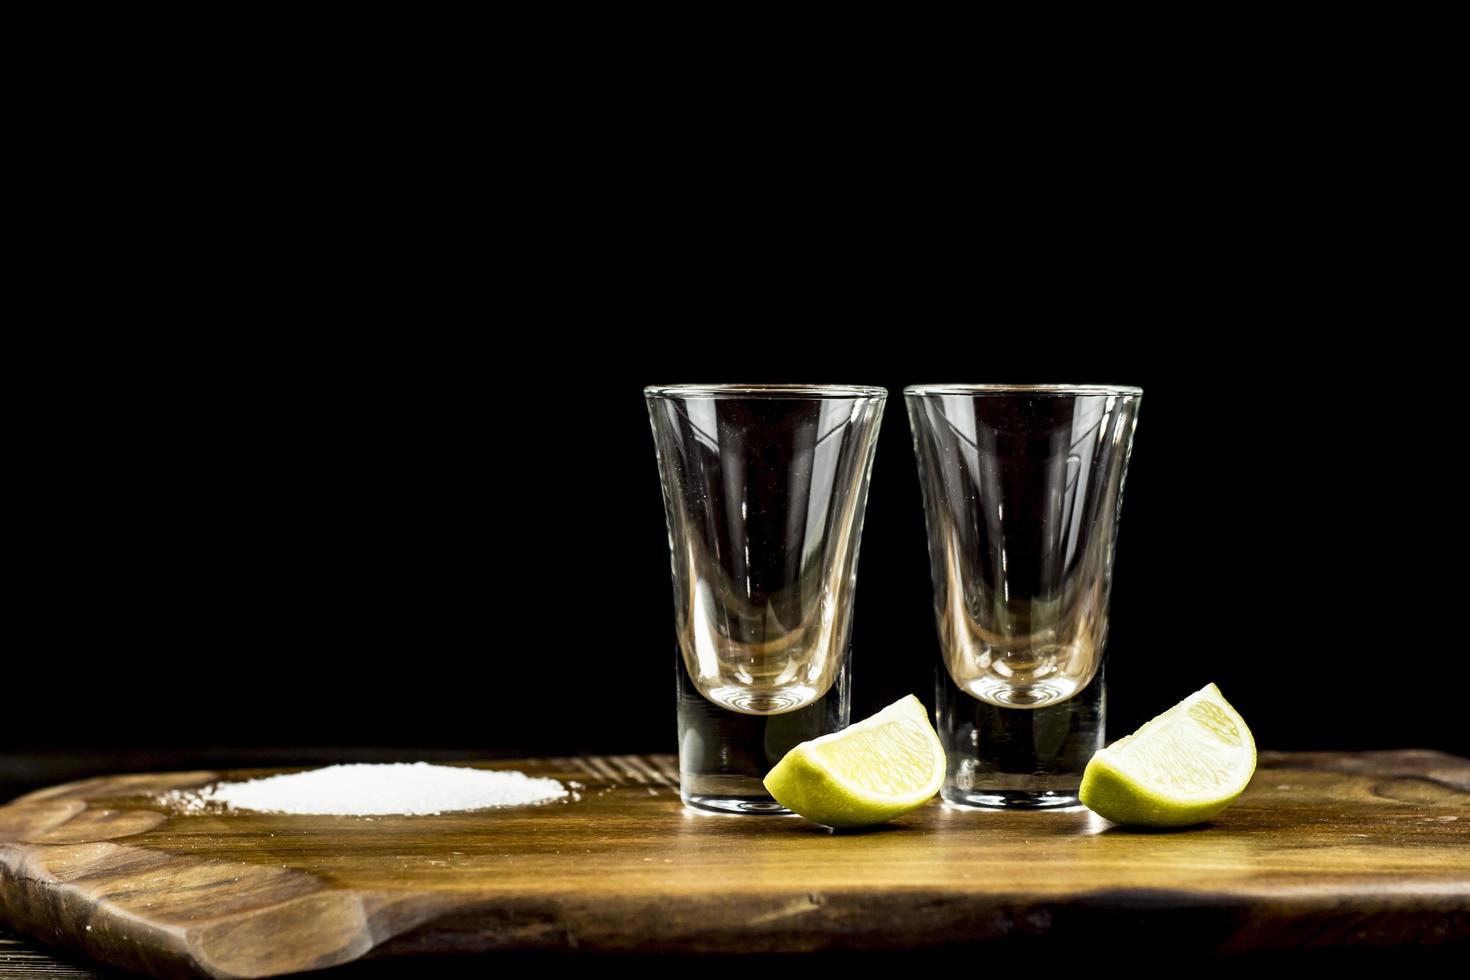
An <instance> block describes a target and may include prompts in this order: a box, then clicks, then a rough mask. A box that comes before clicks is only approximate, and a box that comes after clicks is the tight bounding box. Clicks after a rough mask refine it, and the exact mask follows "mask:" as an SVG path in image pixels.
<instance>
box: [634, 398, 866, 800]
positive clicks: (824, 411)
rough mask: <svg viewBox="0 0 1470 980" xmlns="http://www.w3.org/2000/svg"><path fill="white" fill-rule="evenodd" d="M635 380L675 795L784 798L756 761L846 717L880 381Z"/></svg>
mask: <svg viewBox="0 0 1470 980" xmlns="http://www.w3.org/2000/svg"><path fill="white" fill-rule="evenodd" d="M644 394H645V397H646V400H647V403H648V412H649V417H650V420H651V421H652V424H653V439H654V446H655V448H656V450H657V452H658V465H659V476H660V478H661V480H662V483H663V496H664V510H665V515H666V517H667V519H668V531H669V551H670V558H671V565H672V575H673V584H674V625H675V632H676V636H677V649H676V656H675V669H676V671H677V693H678V723H679V791H680V795H681V796H682V797H683V800H684V802H685V803H686V804H687V805H689V806H692V807H695V808H699V809H705V810H716V811H722V812H728V813H785V812H787V811H786V810H785V808H784V807H782V806H781V805H780V804H778V803H776V802H775V801H774V800H773V799H772V798H771V797H770V795H769V794H768V793H767V792H766V790H765V787H764V786H763V785H762V779H763V778H764V777H765V775H766V773H768V772H769V771H770V770H771V768H772V767H773V766H774V765H775V764H776V763H777V762H779V761H780V760H781V758H782V756H784V755H785V754H786V752H787V751H789V750H790V749H791V748H792V747H793V746H795V745H796V744H797V743H799V742H803V741H806V740H807V739H811V738H816V737H817V736H819V735H825V734H827V733H829V732H834V731H837V730H839V729H842V728H845V727H846V726H847V723H848V716H849V710H850V703H849V694H848V692H849V682H850V676H851V674H850V669H849V665H848V664H849V658H848V649H849V643H850V638H851V633H852V610H853V591H854V587H855V584H856V580H857V559H858V544H859V541H860V539H861V537H862V529H863V511H864V508H865V507H866V504H867V497H868V479H869V475H870V473H871V472H872V464H873V452H874V449H875V448H876V446H877V441H878V425H879V421H880V419H881V417H882V414H883V405H884V401H885V399H886V398H887V392H886V391H885V390H884V389H882V388H868V387H850V386H845V385H671V386H654V387H650V388H647V389H645V392H644Z"/></svg>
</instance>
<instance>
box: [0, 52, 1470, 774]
mask: <svg viewBox="0 0 1470 980" xmlns="http://www.w3.org/2000/svg"><path fill="white" fill-rule="evenodd" d="M1134 81H1135V82H1137V83H1138V84H1139V86H1140V89H1139V91H1143V90H1146V91H1147V92H1148V96H1147V98H1141V97H1140V98H1131V97H1130V98H1126V99H1123V100H1122V101H1121V102H1118V103H1117V104H1116V105H1112V104H1108V105H1102V104H1101V103H1100V104H1098V105H1090V106H1084V105H1081V104H1080V103H1079V104H1075V105H1074V104H1071V103H1068V106H1069V107H1070V108H1068V110H1067V112H1066V113H1064V114H1063V117H1057V116H1029V115H1027V114H1026V113H1025V112H1023V111H1022V110H1021V109H1020V108H1019V107H1017V108H1016V110H1015V112H1016V113H1017V115H1016V116H1015V117H1011V116H1009V115H1008V117H1007V121H1006V122H1005V123H1004V125H1003V133H1001V134H999V135H993V136H987V137H985V138H984V139H982V140H981V142H982V144H983V145H982V146H980V147H978V148H977V147H976V146H973V145H971V144H970V143H969V142H968V141H969V139H970V138H972V137H975V133H974V132H972V129H973V127H969V128H967V127H965V126H957V125H955V119H957V118H961V117H950V116H948V115H946V113H947V111H948V110H946V109H945V108H944V106H942V105H940V104H938V103H935V104H932V105H931V104H930V103H928V102H926V101H924V100H919V101H916V102H895V101H893V100H891V99H880V100H877V101H872V100H869V101H861V100H847V101H846V102H844V106H845V108H844V110H843V115H842V117H841V118H840V119H837V120H835V121H832V123H831V125H830V126H824V127H820V128H819V129H813V128H812V127H811V126H809V125H806V124H805V123H804V122H803V121H802V120H801V119H799V118H795V117H794V116H793V115H792V114H790V113H788V114H786V118H785V121H784V124H783V125H781V126H779V127H774V128H773V125H768V124H766V123H764V122H762V121H760V120H759V119H753V118H749V117H748V113H747V114H745V115H741V116H740V118H739V119H738V120H737V119H736V118H735V117H734V116H732V115H729V114H725V115H721V114H719V113H713V114H712V113H711V112H710V111H708V107H704V106H700V105H692V104H691V105H686V106H684V110H687V111H684V110H680V111H675V110H674V109H673V108H671V107H665V108H662V109H661V108H659V106H660V105H662V103H658V104H654V103H646V104H645V103H636V104H635V103H627V104H623V103H616V102H615V96H613V95H611V94H603V93H600V92H598V91H594V90H585V91H584V90H582V89H577V90H576V91H568V92H563V93H560V95H557V96H554V97H553V96H548V98H552V99H554V101H556V102H557V111H554V112H553V111H550V110H547V109H544V108H543V109H536V107H533V106H530V105H529V104H525V105H522V104H521V103H520V102H515V100H511V101H512V102H514V105H513V106H512V107H511V109H510V110H507V113H506V114H505V115H503V116H500V115H497V116H494V117H493V118H488V119H487V118H486V117H485V116H484V113H483V112H478V110H477V112H478V114H477V115H473V116H471V115H466V114H464V112H463V110H465V109H466V107H465V106H464V105H463V104H462V103H461V104H459V105H457V106H456V105H455V104H453V103H450V102H443V103H441V102H438V101H435V100H432V99H423V100H419V101H416V102H414V103H412V104H411V105H408V104H403V105H400V104H398V103H394V102H392V101H391V100H386V101H381V102H377V103H373V104H371V105H369V104H368V103H367V101H364V100H361V99H359V100H358V102H356V103H354V105H355V106H356V108H353V107H352V106H347V105H343V106H340V107H338V110H339V112H338V114H337V115H334V116H333V124H332V126H330V127H323V126H322V125H319V124H318V123H319V122H320V120H319V119H318V117H317V115H315V114H314V113H313V112H312V111H308V110H306V109H302V108H301V107H299V106H297V107H295V108H294V109H293V108H291V107H290V105H289V100H284V101H283V104H282V106H281V108H282V113H281V115H280V117H279V119H277V118H275V117H272V118H271V119H262V120H256V121H250V120H243V119H241V120H236V121H235V122H234V123H233V124H231V125H223V124H217V123H211V122H209V121H208V120H209V118H212V117H208V116H203V115H202V116H201V117H200V120H201V121H200V122H198V123H197V128H196V129H193V130H190V131H189V134H188V139H187V140H184V139H182V137H181V136H180V132H179V130H178V128H177V126H175V125H174V124H173V123H172V122H171V121H170V119H169V118H158V119H146V118H139V117H135V116H130V117H129V119H128V121H127V122H126V123H119V122H116V121H114V122H112V123H109V122H107V119H110V118H111V117H110V116H108V115H107V114H106V113H100V115H99V118H98V119H97V120H94V123H95V126H96V127H97V128H96V129H94V130H89V131H88V132H91V133H94V135H95V141H96V143H97V145H99V146H105V147H106V148H107V154H106V157H105V159H106V164H107V165H106V166H101V165H99V164H97V162H96V161H97V159H98V158H97V157H96V156H77V155H71V156H67V155H59V156H58V157H57V158H56V159H55V160H54V161H52V165H51V166H50V169H49V171H48V173H46V174H45V175H44V177H45V179H44V180H42V178H41V176H37V178H36V180H35V181H34V183H33V184H28V185H27V188H28V189H30V190H33V191H35V193H34V194H32V196H31V197H30V198H28V199H27V200H28V202H29V203H32V204H40V205H43V207H41V208H40V211H41V214H42V217H43V218H44V220H36V221H34V222H32V223H30V224H28V225H27V226H26V227H25V229H24V233H23V234H22V235H21V237H22V238H23V239H24V241H25V242H26V244H27V249H26V250H25V251H26V258H25V259H24V263H23V266H22V267H21V268H19V269H18V270H16V273H17V277H18V278H20V279H25V278H26V277H27V276H28V275H29V276H31V277H32V281H31V282H30V283H28V285H29V286H30V293H29V295H30V296H31V299H32V300H33V302H34V305H33V308H32V309H31V310H30V311H29V314H28V316H29V322H30V323H32V324H34V325H35V326H36V328H37V329H35V330H34V331H33V332H31V333H30V334H29V335H28V337H29V340H28V343H29V344H30V345H31V347H30V349H26V350H20V351H17V353H16V355H15V356H14V357H13V358H12V359H11V360H10V361H9V363H8V364H7V365H6V367H7V378H8V380H9V381H10V382H11V385H12V387H11V389H10V393H11V395H12V398H11V404H12V406H13V408H12V413H13V414H12V416H11V419H10V424H9V425H8V427H7V432H8V438H9V443H8V446H7V456H6V460H7V464H8V465H7V466H6V468H5V473H6V480H7V489H9V490H10V491H11V492H12V500H13V503H12V505H11V509H10V515H9V522H8V533H9V542H10V548H9V552H8V553H9V555H10V557H11V561H10V562H9V563H8V564H9V566H10V568H11V570H12V573H13V574H12V586H11V593H10V595H9V597H8V598H9V601H8V602H7V604H6V606H7V610H8V613H7V616H8V624H7V630H6V637H7V638H6V642H5V644H4V648H3V651H0V752H3V751H7V750H9V751H12V752H13V753H21V752H30V751H38V750H39V751H46V752H58V753H61V754H64V755H70V756H72V757H73V758H74V759H75V760H76V764H77V765H78V766H80V767H85V766H86V765H87V760H88V759H96V760H99V761H98V765H106V766H107V767H117V766H119V765H127V764H129V760H130V759H137V760H140V761H139V762H138V764H139V765H143V764H145V762H144V761H142V760H145V759H147V758H148V756H147V752H148V751H149V750H155V749H169V748H178V749H188V750H197V749H201V748H208V749H210V750H211V752H212V753H213V754H212V755H210V758H211V759H221V758H228V757H229V755H230V753H231V752H235V753H237V754H241V755H242V756H243V755H245V754H247V750H254V749H260V748H279V749H282V750H283V751H280V752H276V753H275V754H273V755H271V756H270V758H271V759H272V760H273V761H282V760H286V759H289V758H291V757H292V754H291V750H293V749H294V748H298V747H303V746H346V747H363V748H368V747H373V748H377V749H384V750H386V749H391V750H395V751H402V752H405V753H412V752H416V751H423V752H425V753H427V752H430V751H434V752H450V751H452V752H456V753H459V752H463V753H468V754H472V753H479V752H491V751H502V750H503V751H524V752H568V751H574V750H575V751H604V752H630V751H669V750H672V749H673V748H674V716H673V630H672V603H671V587H670V583H669V562H668V554H667V538H666V532H665V527H664V517H663V512H662V504H661V500H660V488H659V483H658V476H657V470H656V467H655V462H654V453H653V446H652V441H651V437H650V434H649V426H648V421H647V416H646V410H645V407H644V403H643V398H642V387H643V386H644V385H646V384H652V383H676V382H731V381H784V382H833V383H858V384H877V385H884V386H886V387H887V388H888V389H889V390H890V392H891V395H890V400H889V403H888V406H887V411H886V413H885V417H884V421H883V429H882V435H881V438H880V441H879V445H878V451H877V459H876V467H875V472H874V475H873V482H872V490H871V497H870V502H869V509H868V515H867V521H866V529H865V532H864V539H863V546H862V553H861V560H860V564H859V574H858V590H857V598H856V625H855V635H854V639H853V649H854V654H853V656H854V668H855V674H854V698H855V705H854V716H855V717H861V716H863V715H865V714H867V713H869V712H871V711H873V710H875V709H877V708H879V707H881V706H882V705H884V704H886V703H888V702H890V701H892V700H893V699H895V698H897V697H899V696H901V695H903V694H906V693H909V692H915V693H918V694H919V695H920V696H921V697H922V698H924V699H925V700H926V701H927V702H932V687H933V675H932V671H933V664H934V661H935V657H936V638H935V628H934V622H933V614H932V607H931V592H930V582H929V573H928V567H927V559H926V554H925V533H924V525H923V517H922V511H921V502H920V497H919V491H918V484H917V479H916V475H915V467H914V461H913V454H912V448H911V443H910V437H909V433H908V426H907V419H906V418H905V415H904V411H903V407H902V400H901V395H900V390H901V388H902V386H903V385H905V384H911V383H918V382H1074V383H1118V384H1132V385H1139V386H1142V387H1143V389H1144V391H1145V395H1144V399H1143V405H1142V411H1141V420H1140V424H1139V427H1138V431H1137V440H1136V444H1135V451H1134V454H1133V460H1132V466H1131V469H1130V472H1129V476H1128V482H1127V490H1126V499H1125V503H1124V508H1123V514H1122V525H1121V536H1120V539H1119V544H1118V552H1117V562H1116V567H1115V572H1116V575H1115V587H1114V594H1113V601H1112V612H1113V619H1112V627H1111V633H1110V640H1109V649H1108V657H1109V682H1110V695H1109V696H1110V709H1111V718H1110V733H1111V735H1112V736H1114V737H1116V736H1118V735H1121V734H1124V733H1126V732H1128V731H1130V730H1132V729H1133V728H1134V727H1136V726H1137V725H1138V724H1140V723H1141V722H1143V721H1144V720H1146V719H1147V718H1149V717H1151V716H1152V715H1153V714H1155V713H1156V712H1158V711H1160V710H1162V709H1164V708H1166V707H1168V706H1170V705H1172V704H1173V703H1175V702H1176V701H1177V700H1179V699H1180V698H1181V697H1183V696H1184V695H1186V694H1188V693H1190V692H1191V691H1193V690H1195V689H1197V688H1199V687H1200V686H1202V685H1203V684H1205V683H1207V682H1209V681H1215V682H1217V683H1218V684H1219V685H1220V687H1221V688H1222V690H1223V691H1224V692H1225V694H1226V696H1227V697H1228V698H1229V699H1230V700H1231V701H1232V702H1233V703H1234V704H1235V705H1236V707H1237V708H1238V709H1239V710H1240V711H1241V712H1242V714H1243V715H1244V716H1245V718H1246V719H1247V721H1248V722H1249V723H1250V724H1251V725H1252V727H1253V729H1254V731H1255V734H1256V738H1257V741H1258V744H1260V745H1261V746H1263V747H1268V748H1281V749H1287V748H1296V749H1306V748H1320V749H1326V748H1343V749H1365V748H1398V747H1412V746H1419V747H1427V748H1439V749H1446V750H1451V751H1456V752H1460V753H1470V736H1467V734H1466V732H1467V726H1466V725H1465V724H1463V722H1462V718H1463V717H1464V716H1465V715H1466V714H1467V713H1470V712H1467V710H1466V708H1465V707H1464V705H1465V704H1466V703H1467V700H1466V699H1467V690H1470V686H1467V684H1466V678H1467V669H1466V660H1467V655H1466V652H1465V643H1464V640H1463V638H1462V632H1463V625H1462V621H1463V615H1462V610H1463V608H1464V602H1463V600H1462V599H1461V588H1462V582H1463V578H1464V576H1463V574H1462V572H1461V571H1460V565H1461V556H1462V555H1463V553H1464V551H1463V544H1462V538H1463V533H1462V525H1463V521H1462V518H1461V516H1460V510H1461V506H1462V505H1461V501H1462V500H1463V497H1464V491H1463V477H1462V476H1461V475H1460V471H1461V469H1462V468H1463V465H1464V463H1463V457H1464V449H1463V446H1464V441H1465V437H1464V435H1463V432H1464V422H1463V418H1464V414H1465V413H1464V409H1463V406H1462V404H1461V392H1462V391H1463V389H1464V373H1465V372H1464V369H1463V355H1462V354H1461V353H1460V352H1459V348H1460V346H1461V341H1460V339H1459V334H1460V333H1462V332H1463V322H1464V303H1463V298H1462V296H1460V295H1459V294H1458V293H1457V292H1456V290H1457V289H1458V288H1459V286H1458V283H1459V282H1460V281H1461V280H1463V269H1462V268H1460V267H1459V265H1458V264H1457V263H1456V261H1455V258H1454V257H1455V256H1456V255H1457V254H1458V253H1457V248H1458V246H1457V244H1456V241H1455V236H1456V235H1458V234H1459V231H1458V229H1460V228H1462V227H1463V220H1462V217H1457V215H1459V214H1460V211H1461V210H1462V209H1461V208H1460V207H1459V205H1458V204H1457V203H1456V202H1455V201H1454V200H1452V198H1454V197H1455V195H1453V194H1450V193H1449V191H1450V189H1451V188H1458V186H1459V184H1460V182H1461V181H1460V179H1459V174H1458V173H1457V172H1456V170H1455V167H1454V166H1453V164H1452V158H1451V157H1449V156H1447V155H1446V153H1445V146H1444V140H1445V136H1444V134H1445V132H1446V131H1445V130H1444V129H1443V127H1442V126H1437V125H1435V123H1436V122H1437V120H1435V119H1434V118H1433V117H1432V113H1430V112H1429V111H1428V110H1425V111H1424V113H1422V114H1417V115H1416V114H1415V113H1417V112H1418V110H1414V109H1413V108H1412V104H1410V103H1404V104H1403V105H1400V104H1399V103H1393V104H1387V103H1384V104H1379V103H1377V102H1373V101H1372V100H1367V101H1365V100H1363V99H1354V98H1349V97H1347V96H1346V95H1344V94H1343V93H1339V96H1340V97H1338V98H1335V99H1333V100H1330V101H1324V102H1321V103H1320V104H1319V103H1316V102H1314V103H1312V104H1311V105H1310V106H1307V105H1305V104H1298V103H1289V104H1287V103H1279V101H1278V100H1276V99H1275V96H1274V93H1273V92H1272V91H1268V90H1264V89H1263V90H1262V91H1260V92H1253V93H1245V92H1243V91H1240V92H1236V91H1235V90H1234V89H1232V90H1231V91H1232V92H1235V94H1233V95H1231V97H1230V99H1232V100H1237V101H1239V102H1240V103H1241V104H1242V105H1245V106H1246V107H1247V108H1249V109H1250V111H1248V112H1247V111H1244V109H1241V110H1240V111H1236V109H1234V108H1230V107H1229V106H1226V105H1225V104H1224V102H1220V99H1219V98H1217V97H1220V92H1219V91H1217V90H1216V88H1215V87H1213V86H1206V88H1207V89H1208V90H1209V92H1210V93H1213V94H1210V95H1209V97H1208V98H1205V99H1204V101H1200V98H1204V97H1203V96H1201V95H1200V92H1201V91H1203V90H1198V91H1194V94H1191V92H1190V91H1185V90H1181V91H1179V92H1174V91H1173V90H1171V88H1170V86H1169V85H1167V84H1162V83H1161V82H1160V80H1158V79H1135V80H1134ZM651 84H652V83H651ZM656 87H658V88H659V89H660V91H667V88H668V87H667V86H666V85H664V84H663V83H661V82H660V83H657V86H656ZM768 94H769V93H768ZM1135 94H1136V93H1135ZM1196 96H1199V98H1196ZM727 97H728V98H729V99H734V100H735V101H739V100H740V99H742V98H744V96H741V95H737V94H735V93H725V94H724V95H721V96H720V99H722V100H723V99H726V98H727ZM1079 97H1081V96H1079ZM1099 98H1101V96H1099ZM987 99H989V97H987ZM1002 101H1004V100H1002ZM1225 101H1229V100H1225ZM1217 102H1219V103H1220V104H1216V103H1217ZM359 103H360V104H359ZM987 104H989V102H987ZM1231 104H1232V105H1233V104H1234V103H1233V102H1232V103H1231ZM788 108H790V107H788ZM921 109H922V111H921ZM512 110H513V111H512ZM533 110H534V111H533ZM696 110H698V111H696ZM1104 110H1106V111H1104ZM1227 110H1228V111H1227ZM795 115H796V116H799V115H800V113H796V114H795ZM470 118H474V119H477V120H479V121H480V122H479V123H478V124H477V125H474V126H471V125H468V123H467V120H468V119H470ZM963 118H970V116H964V117H963ZM987 118H988V117H987ZM1068 119H1070V120H1071V122H1070V123H1068V122H1067V120H1068ZM808 121H809V120H808ZM1073 124H1075V125H1073ZM997 125H1001V124H1000V123H997ZM109 126H110V127H111V128H106V127H109ZM1057 127H1062V128H1057ZM982 128H983V127H982ZM829 130H830V131H829ZM987 132H989V130H987ZM1002 137H1003V138H1002ZM975 138H979V137H975ZM182 143H187V144H188V146H189V147H190V154H189V155H188V156H186V157H185V156H173V157H170V158H169V161H170V163H169V166H168V167H160V166H157V165H156V161H157V159H158V155H159V154H160V153H161V152H162V150H163V149H166V148H168V147H179V146H180V145H181V144H182ZM104 754H105V760H104ZM252 757H253V758H256V757H258V756H252ZM155 764H156V763H155Z"/></svg>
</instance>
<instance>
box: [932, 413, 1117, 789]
mask: <svg viewBox="0 0 1470 980" xmlns="http://www.w3.org/2000/svg"><path fill="white" fill-rule="evenodd" d="M904 396H905V402H906V404H907V406H908V412H909V423H910V425H911V427H912V429H913V435H914V453H915V455H916V456H917V458H918V467H919V482H920V485H921V486H922V487H923V493H924V515H925V521H926V524H927V526H928V532H929V564H930V571H931V573H932V576H933V579H934V615H935V619H936V621H937V623H938V627H939V645H940V654H941V656H940V663H939V666H938V669H937V678H936V704H937V709H936V712H935V714H936V716H937V717H936V720H937V722H938V731H939V737H940V740H941V741H942V742H943V743H944V751H945V753H946V755H947V756H948V771H947V772H946V774H945V780H944V785H943V787H942V789H941V791H940V792H941V794H942V795H943V797H944V799H946V800H948V801H949V802H951V803H956V804H960V805H965V806H982V807H1007V808H1033V809H1035V808H1049V807H1063V806H1075V805H1077V802H1078V801H1077V792H1078V788H1079V787H1080V785H1081V782H1082V771H1083V769H1085V768H1086V766H1087V762H1088V760H1089V759H1091V758H1092V756H1093V753H1095V752H1096V751H1097V750H1098V749H1100V748H1102V746H1103V744H1104V736H1105V732H1104V722H1105V716H1106V704H1105V700H1104V695H1105V689H1104V683H1103V654H1104V650H1105V647H1106V644H1107V635H1108V597H1109V593H1110V591H1111V586H1112V572H1113V553H1114V547H1115V543H1116V541H1117V533H1118V515H1119V510H1120V508H1121V506H1122V503H1123V480H1124V477H1125V475H1126V473H1127V470H1128V457H1129V454H1130V453H1131V451H1132V447H1133V431H1134V429H1135V427H1136V426H1137V424H1138V408H1139V403H1140V401H1141V399H1142V396H1143V391H1142V389H1139V388H1128V387H1115V386H1109V385H1097V386H1093V385H915V386H912V387H909V388H905V389H904Z"/></svg>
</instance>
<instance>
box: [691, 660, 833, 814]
mask: <svg viewBox="0 0 1470 980" xmlns="http://www.w3.org/2000/svg"><path fill="white" fill-rule="evenodd" d="M674 659H675V662H676V665H677V668H676V669H677V670H678V695H679V700H678V715H679V795H680V796H681V797H682V798H683V800H684V803H685V805H686V806H689V807H692V808H694V809H697V810H705V811H710V812H714V813H737V814H745V815H756V814H776V815H781V814H785V813H788V812H789V811H788V810H787V809H786V808H785V807H783V806H782V805H781V804H779V803H777V802H776V801H775V800H773V799H771V795H770V794H769V793H767V792H766V787H765V784H764V783H763V780H764V779H765V776H766V773H768V772H770V771H771V769H772V768H773V767H774V766H775V765H776V763H778V762H780V761H781V759H782V758H783V757H784V756H785V755H786V753H787V752H789V751H791V749H792V748H793V747H795V746H796V745H797V744H799V743H801V742H806V741H809V740H810V739H814V738H816V737H817V736H819V735H826V734H827V733H828V732H835V731H840V730H842V729H843V728H846V727H847V719H848V712H849V704H850V702H849V696H848V676H849V674H848V667H847V663H846V661H845V660H844V662H843V665H842V667H841V668H839V670H838V672H837V679H836V682H835V683H834V684H833V685H832V688H831V689H830V690H828V691H827V692H826V693H825V694H823V695H822V696H821V697H819V698H817V699H816V700H815V701H813V702H811V703H810V704H808V705H806V706H804V707H801V708H798V709H797V710H795V711H787V712H784V713H782V714H775V715H751V714H742V713H740V712H737V711H731V710H730V709H729V708H725V707H721V706H720V705H717V704H715V703H714V702H713V701H710V700H709V699H708V698H706V697H705V696H704V695H703V694H701V693H700V692H699V690H698V688H697V687H696V686H695V684H694V681H693V679H692V678H691V677H690V676H689V672H688V670H686V669H685V666H684V658H683V656H682V655H681V654H680V653H679V651H678V650H677V649H676V650H675V652H674Z"/></svg>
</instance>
